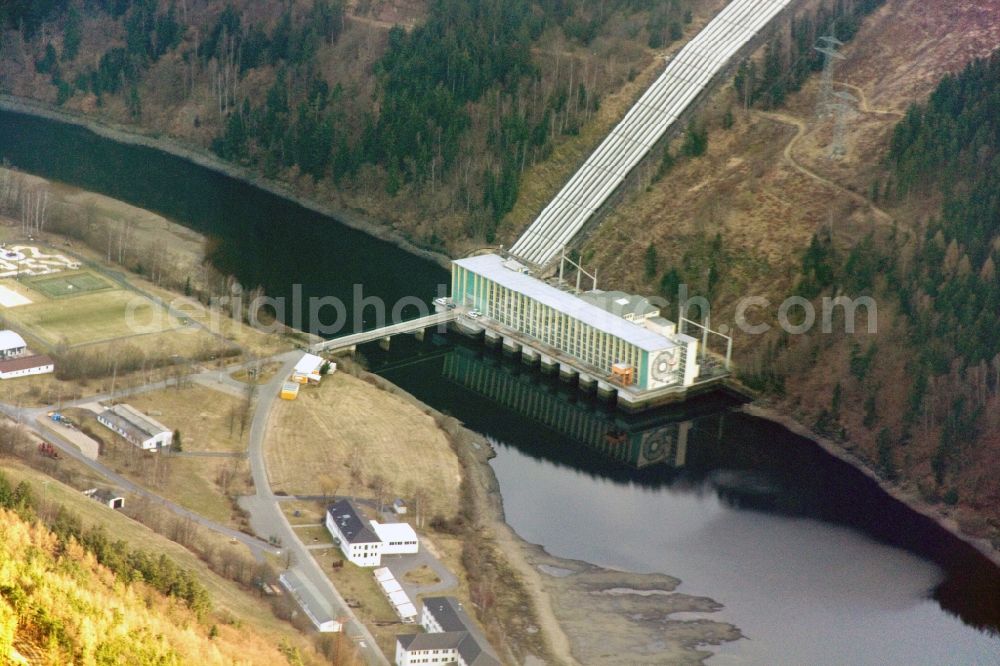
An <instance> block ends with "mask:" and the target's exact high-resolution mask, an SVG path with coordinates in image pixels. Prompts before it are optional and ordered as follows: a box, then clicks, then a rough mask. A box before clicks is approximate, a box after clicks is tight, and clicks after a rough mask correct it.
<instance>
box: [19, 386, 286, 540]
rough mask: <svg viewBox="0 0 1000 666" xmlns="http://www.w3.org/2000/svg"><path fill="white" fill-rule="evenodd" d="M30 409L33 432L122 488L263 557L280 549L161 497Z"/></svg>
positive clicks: (30, 423) (25, 424)
mask: <svg viewBox="0 0 1000 666" xmlns="http://www.w3.org/2000/svg"><path fill="white" fill-rule="evenodd" d="M25 411H26V410H19V409H17V408H15V407H11V406H10V405H6V404H0V412H2V413H3V414H6V415H7V416H8V417H10V418H15V419H16V418H17V412H21V416H22V417H23V416H25ZM27 411H28V414H30V415H31V418H28V419H25V420H24V421H23V424H24V426H25V427H26V428H27V429H28V430H30V431H31V432H33V433H34V434H35V435H37V436H38V437H40V438H42V439H44V440H45V441H47V442H50V443H52V444H53V445H55V446H56V447H58V448H59V450H60V451H61V452H62V454H64V455H67V456H69V457H71V458H73V459H74V460H77V461H79V462H81V463H83V464H84V465H86V466H87V467H89V468H90V469H92V470H94V471H95V472H97V473H98V474H100V475H101V476H102V477H104V478H105V479H106V480H107V481H109V482H110V483H113V484H114V485H116V486H118V487H119V488H121V489H123V490H126V491H128V492H130V493H134V494H136V495H140V496H142V497H145V498H147V499H149V500H150V501H152V502H155V503H157V504H159V505H160V506H162V507H163V508H165V509H167V510H169V511H171V512H173V513H174V514H176V515H178V516H181V517H182V518H190V519H191V520H193V521H194V522H195V523H197V524H198V525H201V526H202V527H205V528H207V529H210V530H212V531H213V532H217V533H219V534H221V535H223V536H225V537H228V538H230V539H236V540H237V541H240V542H241V543H244V544H246V545H247V546H248V547H249V548H250V550H251V551H253V553H254V555H255V556H258V557H259V556H260V554H261V553H263V552H269V553H274V554H276V555H277V554H279V553H280V551H279V549H277V548H275V547H273V546H271V545H270V544H268V543H266V542H264V541H262V540H260V539H258V538H256V537H252V536H250V535H248V534H244V533H243V532H240V531H239V530H234V529H233V528H231V527H227V526H226V525H222V524H220V523H217V522H215V521H212V520H209V519H208V518H205V517H204V516H201V515H199V514H197V513H195V512H194V511H191V510H190V509H187V508H185V507H183V506H181V505H180V504H177V503H176V502H172V501H170V500H168V499H166V498H165V497H161V496H160V495H157V494H156V493H154V492H151V491H149V490H147V489H146V488H144V487H143V486H140V485H139V484H137V483H134V482H132V481H130V480H129V479H127V478H125V477H124V476H122V475H121V474H119V473H118V472H116V471H114V470H113V469H111V468H109V467H107V466H105V465H104V464H102V463H100V462H98V461H96V460H91V459H90V458H88V457H87V456H85V455H84V454H83V453H82V452H81V451H80V449H78V448H77V447H76V446H75V445H74V444H73V443H71V442H70V441H69V440H67V439H66V438H64V437H63V436H62V435H61V434H59V433H58V432H55V431H51V430H47V429H46V430H44V431H43V430H42V428H41V427H40V426H39V425H38V423H37V422H36V421H35V418H34V417H35V416H37V414H40V413H43V412H45V411H46V410H45V409H34V410H27Z"/></svg>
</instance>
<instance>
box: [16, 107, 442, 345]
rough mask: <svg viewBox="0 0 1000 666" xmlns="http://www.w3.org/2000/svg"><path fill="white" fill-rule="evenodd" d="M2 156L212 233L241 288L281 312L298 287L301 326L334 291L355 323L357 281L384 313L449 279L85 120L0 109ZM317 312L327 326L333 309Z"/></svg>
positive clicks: (215, 256) (369, 316)
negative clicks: (260, 292)
mask: <svg viewBox="0 0 1000 666" xmlns="http://www.w3.org/2000/svg"><path fill="white" fill-rule="evenodd" d="M0 157H2V158H3V159H4V160H6V161H8V162H10V163H11V164H13V165H14V166H16V167H17V168H19V169H22V170H24V171H27V172H29V173H34V174H38V175H40V176H44V177H46V178H51V179H53V180H58V181H62V182H64V183H69V184H71V185H76V186H77V187H81V188H83V189H87V190H93V191H95V192H100V193H102V194H106V195H108V196H111V197H114V198H116V199H121V200H122V201H127V202H128V203H130V204H133V205H135V206H139V207H141V208H146V209H149V210H152V211H155V212H157V213H159V214H161V215H163V216H165V217H168V218H170V219H172V220H174V221H176V222H180V223H181V224H184V225H186V226H188V227H190V228H192V229H195V230H196V231H199V232H201V233H203V234H206V235H208V236H210V237H211V238H213V239H214V240H215V241H216V242H215V243H213V246H214V248H215V249H214V251H213V252H212V261H213V263H214V264H215V265H216V267H217V268H218V269H219V270H220V271H222V272H223V273H225V274H230V275H235V276H237V278H238V279H239V281H240V282H241V283H242V284H243V285H244V286H245V287H247V288H252V287H255V286H257V285H260V286H263V287H264V289H265V291H266V292H267V294H269V295H271V296H275V297H283V298H285V299H287V300H286V311H287V314H288V316H289V318H291V316H292V314H293V312H292V310H293V308H292V300H293V298H295V294H296V293H298V294H300V297H298V298H297V300H298V301H300V302H302V308H301V311H302V313H303V314H302V326H301V327H300V328H308V327H309V326H308V324H309V318H308V299H309V298H310V297H325V296H334V297H337V298H338V299H340V300H341V301H342V302H343V303H344V305H345V306H346V308H347V324H348V325H349V326H348V328H350V329H353V328H355V326H354V324H355V323H356V322H355V313H356V312H357V311H358V310H360V309H361V308H358V307H357V306H356V303H359V302H360V301H358V299H357V298H356V297H355V291H356V289H359V288H360V289H361V290H362V291H361V294H360V297H362V298H364V297H378V298H380V299H382V301H383V302H384V303H385V304H386V313H387V316H390V315H391V311H392V307H393V306H394V305H395V304H397V303H400V302H401V300H402V299H404V298H414V297H415V298H417V299H419V300H421V301H423V302H424V303H427V302H429V301H430V300H431V299H432V298H433V297H434V296H436V295H437V294H438V289H439V287H438V285H443V284H446V283H447V281H448V275H447V272H446V271H444V270H443V269H441V267H440V266H438V265H436V264H434V263H432V262H429V261H426V260H424V259H421V258H419V257H416V256H414V255H413V254H410V253H408V252H404V251H403V250H401V249H400V248H398V247H396V246H395V245H392V244H391V243H387V242H384V241H381V240H378V239H376V238H373V237H372V236H370V235H368V234H366V233H363V232H360V231H356V230H354V229H351V228H350V227H347V226H344V225H342V224H338V223H335V222H334V221H333V220H331V219H329V218H327V217H325V216H323V215H320V214H318V213H315V212H313V211H311V210H309V209H307V208H304V207H302V206H300V205H298V204H296V203H293V202H290V201H288V200H286V199H282V198H281V197H278V196H275V195H273V194H270V193H268V192H265V191H263V190H260V189H258V188H256V187H253V186H251V185H248V184H246V183H243V182H241V181H239V180H236V179H234V178H230V177H229V176H225V175H223V174H220V173H217V172H215V171H212V170H210V169H206V168H203V167H200V166H197V165H195V164H192V163H191V162H188V161H187V160H184V159H181V158H178V157H174V156H172V155H169V154H166V153H163V152H160V151H157V150H153V149H150V148H145V147H141V146H129V145H125V144H120V143H116V142H114V141H110V140H108V139H104V138H102V137H100V136H97V135H96V134H94V133H92V132H90V131H88V130H86V129H83V128H79V127H75V126H72V125H64V124H60V123H55V122H52V121H49V120H45V119H39V118H33V117H31V116H25V115H20V114H13V113H6V112H0ZM296 285H298V286H296ZM355 285H358V287H356V286H355ZM375 307H376V306H375V305H374V304H370V305H368V306H367V307H365V308H363V309H364V310H365V312H364V313H363V320H364V327H365V328H369V327H372V326H373V325H374V323H375V316H376V310H375ZM415 314H417V313H416V310H415V308H414V307H410V308H408V309H404V310H402V315H403V316H404V317H405V318H409V317H411V316H413V315H415ZM321 317H322V322H323V323H326V324H330V323H332V322H333V319H334V311H333V310H332V309H328V310H327V311H326V312H323V313H322V314H321ZM341 332H342V333H348V332H351V330H348V329H347V328H345V329H344V330H343V331H341Z"/></svg>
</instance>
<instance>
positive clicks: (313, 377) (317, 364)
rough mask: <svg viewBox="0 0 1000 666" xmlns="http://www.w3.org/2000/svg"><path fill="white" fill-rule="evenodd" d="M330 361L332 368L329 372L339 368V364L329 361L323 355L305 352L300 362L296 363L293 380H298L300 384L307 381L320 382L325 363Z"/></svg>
mask: <svg viewBox="0 0 1000 666" xmlns="http://www.w3.org/2000/svg"><path fill="white" fill-rule="evenodd" d="M326 363H329V364H330V368H329V370H328V372H330V373H332V372H334V371H335V370H336V369H337V364H336V363H333V362H332V361H327V360H326V359H325V358H323V357H322V356H317V355H316V354H303V355H302V358H300V359H299V362H298V363H296V364H295V368H294V369H293V370H292V381H293V382H298V383H300V384H305V383H306V382H313V383H314V384H318V383H319V382H320V380H321V379H323V372H322V370H323V365H324V364H326Z"/></svg>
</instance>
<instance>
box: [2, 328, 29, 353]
mask: <svg viewBox="0 0 1000 666" xmlns="http://www.w3.org/2000/svg"><path fill="white" fill-rule="evenodd" d="M27 351H28V343H27V342H25V341H24V338H22V337H21V336H20V335H18V334H17V333H15V332H14V331H0V358H15V357H17V356H22V355H23V354H24V353H26V352H27Z"/></svg>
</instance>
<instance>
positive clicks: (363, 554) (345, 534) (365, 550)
mask: <svg viewBox="0 0 1000 666" xmlns="http://www.w3.org/2000/svg"><path fill="white" fill-rule="evenodd" d="M326 529H327V530H329V532H330V535H331V536H332V537H333V538H334V541H335V542H336V543H337V545H338V546H339V547H340V552H342V553H343V554H344V557H346V558H347V560H348V561H349V562H353V563H354V564H357V565H358V566H359V567H378V566H381V565H382V546H383V544H382V539H380V538H379V536H378V534H376V533H375V530H373V529H372V528H371V526H370V525H369V523H368V521H367V520H365V519H364V518H362V517H361V512H359V511H358V509H357V507H356V506H354V503H353V502H351V501H350V500H346V499H344V500H338V501H336V502H334V503H333V504H331V505H330V506H329V507H327V509H326Z"/></svg>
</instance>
